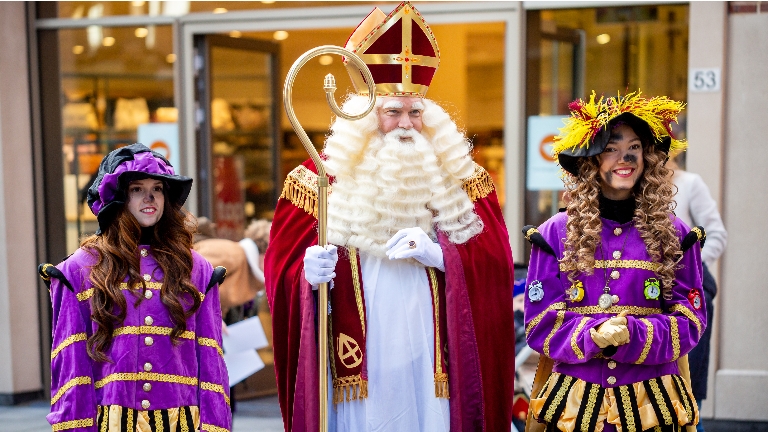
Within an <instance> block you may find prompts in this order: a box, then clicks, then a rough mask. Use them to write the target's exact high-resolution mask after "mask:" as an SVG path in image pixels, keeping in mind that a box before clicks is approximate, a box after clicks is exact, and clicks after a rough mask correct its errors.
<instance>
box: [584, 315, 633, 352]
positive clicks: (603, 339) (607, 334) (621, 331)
mask: <svg viewBox="0 0 768 432" xmlns="http://www.w3.org/2000/svg"><path fill="white" fill-rule="evenodd" d="M628 313H629V312H628V311H622V312H621V313H620V314H619V315H617V316H615V317H613V318H611V319H609V320H608V321H606V322H604V323H602V324H600V327H598V328H597V330H595V329H593V328H592V329H589V335H590V336H591V337H592V340H593V341H594V342H595V344H596V345H597V346H598V347H600V348H601V349H602V348H605V347H607V346H609V345H613V346H616V347H618V346H621V345H624V344H626V343H629V330H628V329H627V318H626V316H627V314H628Z"/></svg>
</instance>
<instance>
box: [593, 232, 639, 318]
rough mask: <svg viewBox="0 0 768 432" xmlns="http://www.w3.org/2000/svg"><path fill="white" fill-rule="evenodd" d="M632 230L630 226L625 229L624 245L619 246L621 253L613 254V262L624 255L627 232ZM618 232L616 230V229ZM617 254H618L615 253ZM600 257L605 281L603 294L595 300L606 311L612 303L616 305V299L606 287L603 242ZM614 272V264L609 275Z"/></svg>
mask: <svg viewBox="0 0 768 432" xmlns="http://www.w3.org/2000/svg"><path fill="white" fill-rule="evenodd" d="M631 229H632V227H631V226H630V227H629V229H627V233H626V234H624V244H622V245H621V251H616V252H614V253H613V258H614V261H618V260H619V259H620V258H621V256H622V255H623V254H624V247H626V246H627V239H628V238H629V231H630V230H631ZM617 230H618V228H617ZM617 252H618V253H617ZM600 255H601V257H602V258H603V263H604V265H603V277H604V279H605V287H604V288H603V293H602V294H600V297H599V298H598V299H597V304H598V306H600V307H601V308H603V309H608V308H609V307H611V306H612V305H613V304H614V303H618V301H619V300H618V298H614V296H612V295H611V287H610V286H608V281H609V279H608V274H609V273H608V261H606V260H605V251H604V250H603V241H602V240H600ZM615 271H616V264H614V266H613V268H612V269H611V272H610V275H611V276H613V273H614V272H615ZM617 278H618V276H617V277H614V279H617Z"/></svg>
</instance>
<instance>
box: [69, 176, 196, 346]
mask: <svg viewBox="0 0 768 432" xmlns="http://www.w3.org/2000/svg"><path fill="white" fill-rule="evenodd" d="M164 190H166V189H164ZM165 203H166V207H165V211H163V215H162V216H161V217H160V220H159V221H158V222H157V224H156V225H155V229H154V234H153V236H152V240H151V242H150V247H151V248H152V255H153V256H154V258H155V260H156V261H157V263H158V265H159V266H160V268H161V269H162V270H163V274H164V276H163V279H164V280H163V286H162V288H161V290H160V299H161V301H162V302H163V304H164V305H165V307H166V308H168V312H169V314H170V316H171V320H172V321H173V324H174V327H173V330H172V331H171V340H172V341H173V342H174V343H176V342H178V340H179V336H180V335H181V334H182V333H183V332H184V331H186V329H187V323H186V321H187V319H189V318H190V317H191V316H192V315H193V314H194V313H195V312H197V310H198V309H199V308H200V303H201V300H200V294H199V291H198V289H197V288H196V287H195V286H194V285H193V284H192V281H191V279H190V276H191V274H192V252H191V249H192V235H193V233H194V232H195V227H194V226H193V222H190V221H189V218H188V217H187V212H186V211H185V210H184V209H183V208H182V207H181V206H180V205H178V204H173V203H171V202H170V201H169V200H168V195H167V193H166V201H165ZM140 239H141V226H140V225H139V222H138V221H137V220H136V218H135V217H134V216H133V215H132V214H131V212H130V211H128V209H127V208H125V206H124V207H123V209H122V210H120V212H119V213H118V215H117V217H116V218H115V220H114V222H113V223H112V224H111V225H110V226H109V227H108V228H107V229H106V230H105V231H104V233H103V234H101V235H92V236H90V237H87V238H85V239H84V240H83V241H82V243H81V245H80V247H81V248H83V249H85V250H86V251H89V252H90V253H92V254H94V255H95V256H96V257H97V258H98V260H97V262H96V264H95V265H94V266H93V267H92V268H91V272H90V281H91V284H92V286H93V288H94V290H93V297H92V299H91V309H92V315H91V319H92V320H93V321H94V322H96V324H97V325H98V329H97V330H96V332H95V333H94V334H93V335H91V336H90V337H89V338H88V342H87V346H88V355H89V356H90V357H91V358H92V359H94V360H96V361H110V360H109V359H108V358H107V356H106V351H107V350H108V349H109V347H110V345H111V343H112V332H113V331H114V329H115V327H117V326H121V325H122V324H123V322H124V321H125V316H126V311H127V304H126V296H124V295H123V293H122V290H121V289H120V284H121V283H122V282H127V284H128V286H129V287H134V286H141V288H142V289H141V291H139V290H130V291H129V292H131V293H132V294H133V296H134V298H135V301H134V306H138V305H139V304H140V303H141V302H142V300H143V299H144V296H143V295H142V294H143V292H144V290H146V289H147V287H146V284H145V283H144V279H143V278H142V277H141V275H140V274H139V269H140V265H139V259H140V258H139V252H138V245H139V241H140Z"/></svg>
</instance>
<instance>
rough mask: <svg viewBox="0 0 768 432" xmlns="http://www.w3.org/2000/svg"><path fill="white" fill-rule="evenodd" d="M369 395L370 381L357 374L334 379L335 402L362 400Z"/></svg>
mask: <svg viewBox="0 0 768 432" xmlns="http://www.w3.org/2000/svg"><path fill="white" fill-rule="evenodd" d="M367 397H368V381H366V380H364V379H363V377H362V375H360V374H357V375H353V376H348V377H341V378H334V379H333V403H334V404H337V403H339V402H344V400H345V399H346V401H347V402H349V401H352V400H356V399H359V400H362V399H366V398H367Z"/></svg>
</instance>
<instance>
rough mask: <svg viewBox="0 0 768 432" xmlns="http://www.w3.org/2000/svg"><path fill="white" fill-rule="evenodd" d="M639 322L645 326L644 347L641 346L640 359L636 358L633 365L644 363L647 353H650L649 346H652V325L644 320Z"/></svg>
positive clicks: (641, 319)
mask: <svg viewBox="0 0 768 432" xmlns="http://www.w3.org/2000/svg"><path fill="white" fill-rule="evenodd" d="M640 321H642V322H643V324H645V327H646V329H647V330H646V333H645V345H644V346H643V352H641V353H640V357H638V359H637V361H636V362H635V364H641V363H643V362H644V361H645V359H646V358H647V357H648V353H649V352H651V345H652V344H653V324H652V323H651V322H650V321H648V320H647V319H645V318H640Z"/></svg>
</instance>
